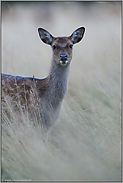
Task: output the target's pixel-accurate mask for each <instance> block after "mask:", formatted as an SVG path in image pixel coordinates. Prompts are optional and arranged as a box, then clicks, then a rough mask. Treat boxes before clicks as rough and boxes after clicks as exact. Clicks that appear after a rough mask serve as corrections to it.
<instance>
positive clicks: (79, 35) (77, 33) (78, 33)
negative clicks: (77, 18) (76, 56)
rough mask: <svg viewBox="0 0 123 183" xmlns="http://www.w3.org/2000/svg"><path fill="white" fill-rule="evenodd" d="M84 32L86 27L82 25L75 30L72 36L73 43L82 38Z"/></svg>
mask: <svg viewBox="0 0 123 183" xmlns="http://www.w3.org/2000/svg"><path fill="white" fill-rule="evenodd" d="M84 32H85V28H84V27H80V28H78V29H76V30H75V31H74V32H73V34H72V35H71V36H70V38H71V40H72V42H73V44H76V43H78V42H79V41H81V40H82V38H83V35H84Z"/></svg>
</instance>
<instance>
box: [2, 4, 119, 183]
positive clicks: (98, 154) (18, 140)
mask: <svg viewBox="0 0 123 183" xmlns="http://www.w3.org/2000/svg"><path fill="white" fill-rule="evenodd" d="M4 3H5V2H4ZM4 3H3V5H4V6H2V72H3V73H8V74H13V75H21V76H33V75H34V76H35V77H37V78H44V77H46V76H47V74H48V69H49V67H50V61H51V49H50V48H49V47H48V46H47V45H45V44H43V43H42V42H41V41H40V39H39V36H38V33H37V28H38V27H43V28H45V29H47V30H48V31H49V32H51V33H52V34H53V35H54V36H63V35H70V34H71V33H72V32H73V30H75V29H76V28H78V27H80V26H85V28H86V33H85V36H84V38H83V40H82V42H81V43H79V44H77V45H75V46H74V54H73V60H72V63H71V68H70V74H69V88H68V92H67V95H66V97H65V100H64V103H63V106H62V110H61V113H60V117H59V119H58V121H57V122H56V123H55V125H54V126H53V127H52V129H51V131H50V132H49V134H47V136H46V137H43V136H42V134H41V133H40V132H41V131H40V127H39V126H38V125H36V126H35V127H34V126H33V125H32V123H31V122H30V121H29V119H28V116H23V114H22V116H21V120H22V121H23V123H19V122H18V121H19V118H18V117H17V116H16V115H15V114H14V113H13V111H12V116H13V121H12V122H11V123H9V122H10V121H9V118H7V116H6V115H5V114H4V113H3V114H2V115H3V118H4V123H3V126H2V180H9V179H11V180H33V181H34V180H73V181H75V180H81V181H90V180H92V181H121V101H120V100H121V89H120V88H121V86H120V74H121V70H120V66H121V3H118V2H116V3H108V2H105V3H94V2H93V3H87V2H85V3H81V2H79V3H77V2H54V3H53V2H52V3H49V2H47V3H44V2H42V3H41V2H37V3H36V2H35V3H30V2H28V3H16V5H12V3H11V2H10V3H5V4H4ZM10 110H12V108H11V107H10ZM8 124H9V125H8Z"/></svg>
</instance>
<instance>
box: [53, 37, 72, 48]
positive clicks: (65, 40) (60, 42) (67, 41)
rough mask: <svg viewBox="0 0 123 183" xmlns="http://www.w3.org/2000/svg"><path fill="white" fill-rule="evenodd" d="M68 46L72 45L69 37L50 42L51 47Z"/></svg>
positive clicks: (57, 38)
mask: <svg viewBox="0 0 123 183" xmlns="http://www.w3.org/2000/svg"><path fill="white" fill-rule="evenodd" d="M69 44H73V43H72V41H71V39H70V38H69V37H56V38H54V39H53V41H52V45H58V46H59V47H66V46H67V45H69Z"/></svg>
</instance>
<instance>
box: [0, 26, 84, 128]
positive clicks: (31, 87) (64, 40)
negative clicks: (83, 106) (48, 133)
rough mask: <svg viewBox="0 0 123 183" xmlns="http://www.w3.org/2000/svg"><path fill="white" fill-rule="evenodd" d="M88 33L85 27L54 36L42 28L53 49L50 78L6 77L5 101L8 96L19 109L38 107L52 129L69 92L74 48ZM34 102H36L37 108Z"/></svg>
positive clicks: (45, 41) (41, 35)
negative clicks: (71, 32) (67, 35)
mask: <svg viewBox="0 0 123 183" xmlns="http://www.w3.org/2000/svg"><path fill="white" fill-rule="evenodd" d="M84 31H85V28H84V27H81V28H79V29H77V30H75V31H74V32H73V34H72V35H71V36H70V37H53V36H52V35H51V34H50V33H49V32H48V31H46V30H45V29H42V28H39V29H38V32H39V36H40V38H41V40H42V41H43V42H44V43H46V44H49V45H50V46H51V47H52V50H53V56H52V63H51V68H50V72H49V75H48V76H47V77H46V78H44V79H36V78H34V77H32V78H29V77H20V76H12V75H8V74H2V102H4V97H3V96H6V97H9V100H10V101H11V103H12V105H13V106H14V108H15V109H16V108H17V104H18V103H19V105H20V106H21V107H22V109H23V110H26V109H28V110H29V111H31V110H32V107H33V108H34V107H36V106H37V105H38V109H39V120H41V124H42V125H43V126H44V127H45V128H46V129H48V128H49V127H50V126H51V125H52V124H53V123H54V122H55V121H56V119H57V118H58V115H59V112H60V108H61V104H62V101H63V99H64V97H65V94H66V91H67V85H68V73H69V66H70V62H71V59H72V47H73V45H74V44H75V43H78V42H79V41H80V40H81V39H82V37H83V35H84ZM32 100H33V101H35V102H34V103H33V106H32ZM35 112H36V111H35Z"/></svg>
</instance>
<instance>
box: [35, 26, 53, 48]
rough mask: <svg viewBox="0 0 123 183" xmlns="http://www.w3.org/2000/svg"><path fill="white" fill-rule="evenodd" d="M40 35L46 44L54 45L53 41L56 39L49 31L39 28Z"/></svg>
mask: <svg viewBox="0 0 123 183" xmlns="http://www.w3.org/2000/svg"><path fill="white" fill-rule="evenodd" d="M38 33H39V36H40V38H41V40H42V41H43V42H44V43H46V44H49V45H51V44H52V40H53V39H54V37H53V36H52V35H51V34H50V33H49V32H48V31H46V30H45V29H43V28H38Z"/></svg>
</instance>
